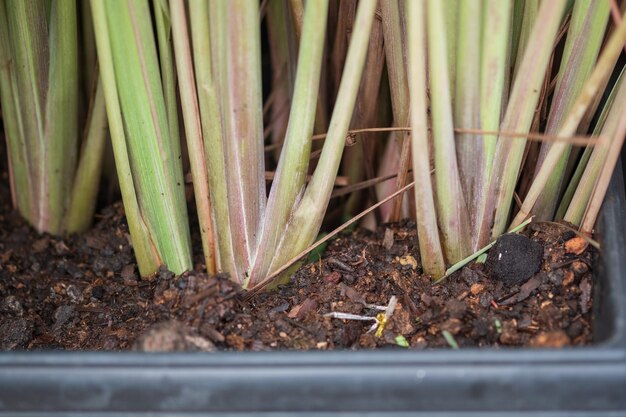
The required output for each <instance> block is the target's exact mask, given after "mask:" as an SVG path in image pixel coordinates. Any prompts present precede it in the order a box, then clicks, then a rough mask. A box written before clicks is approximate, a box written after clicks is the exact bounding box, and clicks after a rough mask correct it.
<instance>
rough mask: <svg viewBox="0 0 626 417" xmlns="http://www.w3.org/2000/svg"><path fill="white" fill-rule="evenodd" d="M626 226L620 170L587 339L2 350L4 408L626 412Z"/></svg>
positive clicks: (51, 412)
mask: <svg viewBox="0 0 626 417" xmlns="http://www.w3.org/2000/svg"><path fill="white" fill-rule="evenodd" d="M625 224H626V203H625V201H624V182H623V178H622V173H621V169H620V170H619V172H617V173H616V175H615V176H614V178H613V182H612V184H611V189H610V193H609V195H608V196H607V199H606V201H605V203H604V207H603V211H602V215H601V218H600V219H599V225H598V228H599V238H600V241H601V243H602V256H601V258H600V261H599V265H598V267H597V268H596V277H597V279H596V286H595V288H596V296H595V306H594V308H595V312H594V337H595V338H596V340H595V344H594V345H593V346H590V347H585V348H571V349H564V350H531V349H499V350H496V349H484V350H460V351H451V350H437V351H397V350H389V351H385V350H381V351H358V352H352V351H349V352H348V351H344V352H272V353H215V354H197V353H194V354H138V353H54V352H49V353H3V354H0V416H57V415H71V416H105V415H106V416H154V415H158V416H162V415H182V416H200V415H202V416H205V415H220V416H227V415H251V414H257V415H268V416H269V415H272V416H288V415H329V416H331V415H332V416H335V415H342V416H364V415H380V416H400V415H424V416H433V415H434V416H457V415H463V416H487V415H489V416H508V415H531V414H532V415H537V414H544V413H545V414H548V415H551V416H561V415H563V416H572V415H580V416H583V415H584V416H588V415H626V249H625V248H626V239H625V237H624V232H625Z"/></svg>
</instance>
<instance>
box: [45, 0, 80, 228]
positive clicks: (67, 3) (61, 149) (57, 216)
mask: <svg viewBox="0 0 626 417" xmlns="http://www.w3.org/2000/svg"><path fill="white" fill-rule="evenodd" d="M49 33H50V52H51V53H50V63H49V78H48V92H47V96H46V105H45V106H46V107H45V112H46V113H45V114H46V119H45V134H46V139H45V140H46V142H45V145H44V146H45V148H44V149H45V151H44V159H45V160H46V161H47V162H45V165H46V167H47V172H46V174H45V177H46V180H45V182H46V186H45V188H44V189H45V193H44V194H42V198H44V199H45V198H47V199H49V202H48V203H47V204H48V210H49V211H48V212H46V214H45V215H44V219H43V220H44V221H43V225H44V226H43V227H42V228H41V230H47V231H49V232H51V233H54V234H57V233H61V232H62V227H63V219H64V217H65V214H66V210H67V208H68V206H69V204H70V193H71V189H72V182H73V179H74V173H75V170H76V163H77V149H78V136H79V134H78V86H79V77H78V17H77V10H76V3H75V2H74V1H73V0H59V1H55V2H53V3H52V5H51V10H50V26H49ZM40 190H41V189H40ZM40 220H42V219H40Z"/></svg>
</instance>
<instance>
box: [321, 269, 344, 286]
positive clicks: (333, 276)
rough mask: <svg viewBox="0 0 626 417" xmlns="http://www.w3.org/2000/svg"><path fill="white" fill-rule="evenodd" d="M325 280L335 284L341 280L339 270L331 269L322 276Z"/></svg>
mask: <svg viewBox="0 0 626 417" xmlns="http://www.w3.org/2000/svg"><path fill="white" fill-rule="evenodd" d="M324 281H325V282H330V283H332V284H336V283H338V282H339V281H341V272H337V271H333V272H331V273H330V274H328V275H326V276H325V277H324Z"/></svg>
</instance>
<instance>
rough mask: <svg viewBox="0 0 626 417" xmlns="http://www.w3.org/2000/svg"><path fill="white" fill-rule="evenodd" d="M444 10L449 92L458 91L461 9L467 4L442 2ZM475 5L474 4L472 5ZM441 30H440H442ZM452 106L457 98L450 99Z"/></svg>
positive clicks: (457, 1) (451, 0)
mask: <svg viewBox="0 0 626 417" xmlns="http://www.w3.org/2000/svg"><path fill="white" fill-rule="evenodd" d="M441 3H442V4H441V7H442V8H443V19H444V21H443V26H442V27H441V28H445V32H443V33H445V36H446V49H445V50H446V52H447V55H446V62H447V63H448V82H449V87H448V88H449V90H450V91H451V92H454V91H456V75H457V52H458V47H457V38H458V28H459V9H460V5H461V3H467V1H462V0H446V1H442V2H441ZM472 4H473V3H472ZM441 28H440V29H441ZM450 99H451V101H450V104H451V106H452V107H454V99H455V97H453V96H452V97H450Z"/></svg>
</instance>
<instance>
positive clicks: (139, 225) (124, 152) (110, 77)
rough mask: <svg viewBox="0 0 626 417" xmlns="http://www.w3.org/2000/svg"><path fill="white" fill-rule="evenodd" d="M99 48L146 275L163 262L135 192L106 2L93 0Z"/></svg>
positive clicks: (125, 193) (129, 213)
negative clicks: (114, 65) (116, 80)
mask: <svg viewBox="0 0 626 417" xmlns="http://www.w3.org/2000/svg"><path fill="white" fill-rule="evenodd" d="M91 11H92V14H93V22H94V32H95V37H96V48H97V51H98V62H99V67H100V75H101V83H102V88H103V89H104V100H105V106H106V111H107V119H108V122H109V130H110V133H111V143H112V145H113V152H114V154H115V166H116V169H117V175H118V178H119V184H120V191H121V193H122V200H123V202H124V211H125V212H126V219H127V221H128V228H129V231H130V237H131V240H132V243H133V250H134V251H135V258H136V259H137V264H138V267H139V273H140V274H141V275H142V276H148V275H150V274H152V273H154V272H156V271H157V270H158V269H159V266H160V265H161V264H162V263H163V261H162V260H161V257H160V254H159V252H158V250H157V248H156V246H155V244H154V241H153V239H152V237H151V236H150V231H149V230H148V227H147V225H146V223H145V221H144V219H143V217H142V213H141V211H140V209H139V204H138V202H137V195H136V193H135V185H134V183H133V174H132V171H131V166H130V158H129V155H128V149H127V148H126V133H125V131H124V122H123V120H122V109H121V108H120V103H119V96H118V89H117V84H116V82H115V69H114V67H113V53H112V51H111V42H110V40H109V28H108V24H107V17H106V10H105V4H104V2H101V1H100V0H91Z"/></svg>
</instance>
